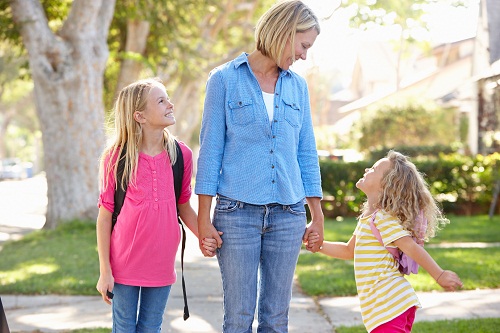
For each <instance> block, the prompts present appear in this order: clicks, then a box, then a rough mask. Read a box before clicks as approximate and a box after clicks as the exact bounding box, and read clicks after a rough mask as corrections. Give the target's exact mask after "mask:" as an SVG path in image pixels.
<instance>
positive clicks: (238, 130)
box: [195, 1, 324, 333]
mask: <svg viewBox="0 0 500 333" xmlns="http://www.w3.org/2000/svg"><path fill="white" fill-rule="evenodd" d="M319 33H320V27H319V23H318V19H317V18H316V16H315V15H314V13H313V12H312V11H311V10H310V9H309V8H308V7H307V6H305V5H304V4H303V3H302V2H301V1H284V2H279V3H278V4H276V5H274V6H273V7H271V8H270V9H269V10H268V11H267V12H266V13H264V15H263V16H262V17H261V18H260V20H259V21H258V22H257V26H256V29H255V40H256V49H255V50H254V51H253V52H251V53H250V54H248V53H242V54H241V55H240V56H239V57H237V58H236V59H234V60H232V61H230V62H228V63H226V64H224V65H221V66H220V67H218V68H216V69H214V70H212V72H211V73H210V75H209V78H208V82H207V85H206V98H205V105H204V112H203V119H202V127H201V134H200V155H199V159H198V172H197V176H196V186H195V192H196V194H198V196H199V211H198V215H199V217H198V230H199V234H200V239H203V238H209V239H212V238H215V239H217V241H218V245H219V247H220V248H219V249H218V250H217V258H218V262H219V267H220V271H221V276H222V285H223V293H224V321H223V332H230V333H233V332H251V331H252V323H253V321H254V314H255V312H256V306H258V309H257V313H258V328H257V330H258V331H259V332H287V331H288V309H289V306H290V300H291V294H292V282H293V275H294V271H295V266H296V263H297V259H298V255H299V251H300V248H301V244H302V239H303V236H304V234H306V235H307V234H308V233H309V232H311V231H315V232H316V233H318V234H319V235H321V236H322V235H323V221H324V218H323V213H322V211H321V207H320V200H321V196H322V191H321V177H320V172H319V164H318V154H317V150H316V143H315V138H314V133H313V126H312V120H311V110H310V105H309V94H308V88H307V84H306V81H305V80H304V78H302V77H300V76H299V75H298V74H296V73H295V72H294V71H293V70H291V68H290V67H291V66H292V64H293V63H294V62H295V61H297V60H299V59H303V60H304V59H306V57H307V52H308V50H309V49H310V48H311V47H312V46H313V44H314V42H315V40H316V37H317V36H318V34H319ZM213 197H216V206H215V211H214V215H213V224H212V223H211V218H210V208H211V203H212V198H213ZM306 201H307V204H308V206H309V209H310V211H311V215H312V221H311V223H310V224H309V226H308V227H307V226H306V223H307V221H306V209H305V203H306ZM306 228H307V230H306ZM216 229H217V230H220V231H222V232H224V234H223V236H222V237H219V236H218V235H217V232H216ZM306 239H307V236H306ZM222 241H223V243H222ZM320 245H321V244H320V243H317V244H315V246H314V247H309V248H308V249H309V250H311V251H317V250H318V249H319V246H320ZM257 300H258V305H257Z"/></svg>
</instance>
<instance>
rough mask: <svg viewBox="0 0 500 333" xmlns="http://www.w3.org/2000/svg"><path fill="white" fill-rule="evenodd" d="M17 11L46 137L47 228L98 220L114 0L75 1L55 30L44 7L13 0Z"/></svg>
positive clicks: (30, 0) (15, 16)
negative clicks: (73, 221)
mask: <svg viewBox="0 0 500 333" xmlns="http://www.w3.org/2000/svg"><path fill="white" fill-rule="evenodd" d="M66 3H67V1H66ZM10 5H11V10H12V12H11V13H12V18H13V20H14V22H15V23H16V25H17V27H18V29H19V32H20V36H21V37H22V42H23V44H24V46H25V48H26V50H27V53H28V56H29V66H30V69H31V76H32V79H33V82H34V95H35V103H36V110H37V114H38V118H39V121H40V127H41V130H42V133H43V137H42V138H43V146H44V157H45V171H46V176H47V185H48V198H49V201H48V206H47V215H46V221H47V222H46V224H45V228H54V227H55V226H57V224H58V223H60V222H64V221H68V220H71V219H75V218H91V219H94V218H95V217H96V214H97V210H96V197H97V194H98V182H97V177H96V175H97V173H98V157H99V155H100V153H101V151H102V148H103V144H104V143H105V136H104V130H103V123H104V106H103V98H102V96H103V75H104V70H105V67H106V61H107V59H108V45H107V36H108V29H109V26H110V24H111V20H112V17H113V12H114V6H115V0H75V1H73V2H72V3H71V5H70V7H68V8H69V13H68V15H67V17H66V19H65V20H64V21H63V22H62V24H61V26H60V27H59V28H58V29H57V30H56V31H52V30H51V27H50V26H49V24H48V19H47V13H46V11H44V7H43V6H42V4H41V3H40V2H39V1H36V0H11V1H10Z"/></svg>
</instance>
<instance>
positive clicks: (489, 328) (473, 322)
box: [89, 318, 500, 333]
mask: <svg viewBox="0 0 500 333" xmlns="http://www.w3.org/2000/svg"><path fill="white" fill-rule="evenodd" d="M499 325H500V318H486V319H484V318H483V319H469V320H463V319H460V320H439V321H427V322H416V323H415V324H414V325H413V329H412V333H436V332H449V333H471V332H474V333H496V332H498V327H499ZM335 330H336V332H337V333H366V329H365V327H364V326H353V327H344V326H342V327H336V328H335ZM89 333H90V332H89ZM96 333H97V332H96Z"/></svg>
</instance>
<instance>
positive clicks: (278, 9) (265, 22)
mask: <svg viewBox="0 0 500 333" xmlns="http://www.w3.org/2000/svg"><path fill="white" fill-rule="evenodd" d="M310 29H316V31H317V32H318V35H319V33H320V31H321V30H320V26H319V21H318V18H317V17H316V15H315V14H314V13H313V11H312V10H311V9H310V8H309V7H307V6H306V5H305V4H304V3H303V2H302V1H297V0H292V1H281V2H278V3H276V4H275V5H273V6H272V7H271V8H270V9H269V10H268V11H267V12H265V13H264V14H263V15H262V16H261V17H260V19H259V20H258V21H257V25H256V27H255V45H256V48H257V50H258V51H260V52H261V53H262V54H263V55H264V56H267V57H270V58H271V59H273V60H274V61H276V63H278V62H279V61H280V59H281V58H282V56H283V53H284V52H285V44H286V42H287V41H290V42H291V50H290V52H291V54H292V56H293V45H294V44H295V34H296V33H297V32H306V31H308V30H310Z"/></svg>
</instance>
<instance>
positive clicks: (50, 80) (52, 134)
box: [0, 0, 500, 228]
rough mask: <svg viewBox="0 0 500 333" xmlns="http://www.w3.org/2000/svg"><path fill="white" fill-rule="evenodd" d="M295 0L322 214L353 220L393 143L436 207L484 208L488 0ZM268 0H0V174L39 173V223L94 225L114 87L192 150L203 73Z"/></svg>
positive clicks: (488, 205)
mask: <svg viewBox="0 0 500 333" xmlns="http://www.w3.org/2000/svg"><path fill="white" fill-rule="evenodd" d="M305 2H306V3H307V4H308V5H309V6H310V7H311V8H312V9H313V11H315V13H316V14H317V15H318V17H319V18H320V20H321V28H322V31H321V34H320V35H319V36H318V38H317V41H316V43H315V45H314V46H313V48H312V49H311V50H310V51H309V52H308V58H307V60H306V61H298V62H297V63H296V64H294V65H293V67H292V69H293V70H295V71H297V72H299V73H300V74H301V75H303V76H304V77H305V78H306V80H307V82H308V85H309V90H310V100H311V106H312V115H313V123H314V125H315V132H316V139H317V148H318V157H319V159H320V165H321V172H322V179H323V189H324V191H325V200H324V205H325V210H326V212H327V214H328V215H331V216H332V217H336V216H344V215H349V214H356V213H357V211H358V209H359V205H360V203H361V201H362V198H361V194H359V193H357V191H356V189H355V187H354V186H353V184H355V182H356V180H357V179H359V177H361V176H362V174H363V171H362V170H363V169H364V168H365V167H366V166H367V165H371V163H372V161H373V160H376V159H378V158H380V156H383V155H385V153H386V152H387V151H388V150H389V149H397V150H400V151H402V152H403V153H405V154H407V155H409V156H411V157H412V158H413V159H414V160H415V161H416V163H417V164H418V165H417V166H418V167H419V168H420V169H421V170H422V171H423V172H424V173H426V175H427V176H428V177H429V183H430V185H431V189H432V191H433V194H434V195H435V196H436V197H437V198H438V199H439V200H440V202H442V204H443V207H444V208H445V209H446V210H447V211H448V212H453V213H457V214H476V213H482V214H484V213H489V214H490V215H492V214H496V213H497V210H498V205H497V202H498V194H499V192H500V176H499V172H498V170H499V169H498V165H499V163H498V160H499V159H500V158H499V157H498V151H499V144H500V124H499V112H500V87H499V86H500V61H499V59H500V2H499V1H496V0H441V1H435V0H413V1H410V0H399V1H393V0H378V1H377V0H359V1H355V0H342V1H341V0H336V1H320V0H307V1H305ZM273 3H274V1H270V0H260V1H257V0H253V1H251V0H224V1H215V0H207V1H195V0H169V1H167V0H160V1H151V0H142V1H140V0H134V1H132V0H123V1H116V3H115V2H114V1H97V0H95V1H69V0H57V1H56V0H41V1H22V0H12V1H7V0H0V159H1V161H2V163H1V164H0V179H1V180H3V181H7V180H13V179H14V180H17V179H26V178H30V177H34V176H43V177H45V178H46V182H47V196H48V203H47V211H46V223H45V228H54V227H55V226H57V225H58V224H60V223H63V222H65V221H69V220H71V219H75V218H77V219H94V218H95V216H96V214H97V209H96V202H97V196H98V177H97V175H98V160H99V155H100V152H101V151H102V148H103V147H104V145H105V143H106V140H107V139H108V138H109V137H110V136H111V135H112V132H111V128H112V126H111V124H112V120H113V119H112V116H111V114H110V111H111V109H112V106H113V101H114V99H115V96H116V93H117V92H118V91H119V90H120V89H121V88H122V87H124V86H125V85H127V84H129V83H131V82H133V81H135V80H137V79H139V78H143V77H148V76H158V77H160V78H161V79H162V80H163V81H164V83H165V85H166V87H167V90H168V92H169V95H170V97H171V99H172V101H173V102H174V104H175V110H176V119H177V124H176V125H175V126H174V127H173V128H171V131H172V132H173V133H174V134H175V135H176V136H177V137H178V138H179V139H180V140H182V141H185V142H186V143H188V145H189V146H190V147H192V149H193V151H194V153H195V157H196V152H197V145H198V135H199V129H200V121H201V115H202V111H203V97H204V88H205V82H206V79H207V76H208V73H209V71H210V70H211V69H212V68H214V67H215V66H218V65H220V64H223V63H224V62H226V61H229V60H231V59H232V58H234V57H236V56H237V55H239V54H240V53H241V52H251V51H252V50H253V49H254V39H253V29H254V25H255V23H256V21H257V18H258V17H259V16H260V15H261V14H262V13H263V12H264V11H265V10H266V9H268V8H269V6H270V5H272V4H273ZM0 219H1V217H0Z"/></svg>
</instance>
